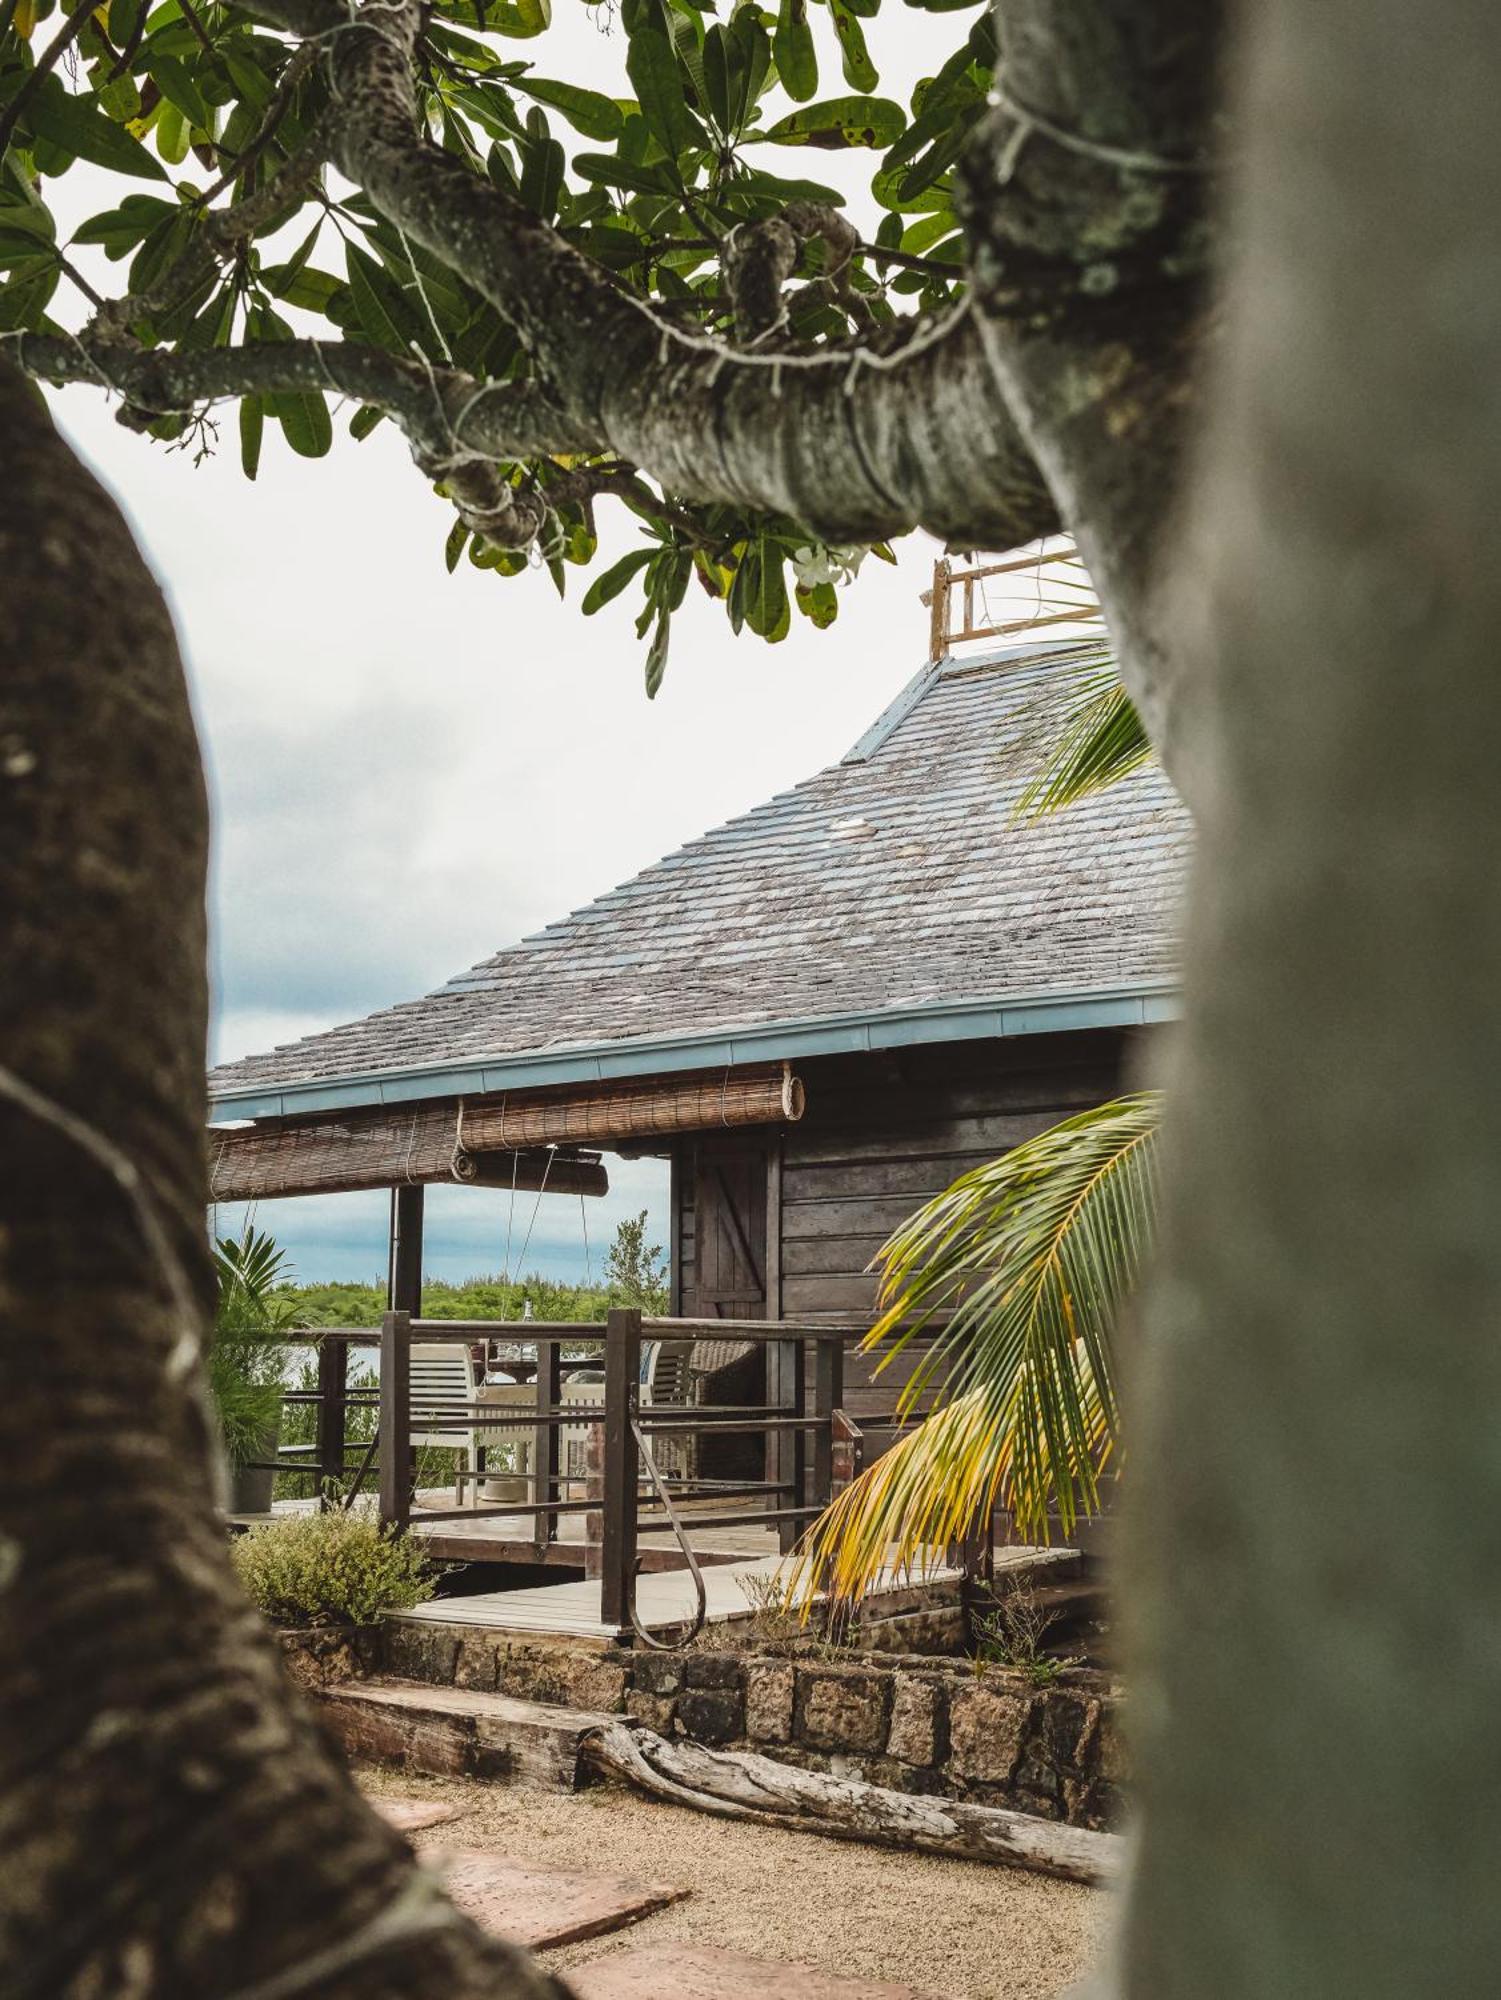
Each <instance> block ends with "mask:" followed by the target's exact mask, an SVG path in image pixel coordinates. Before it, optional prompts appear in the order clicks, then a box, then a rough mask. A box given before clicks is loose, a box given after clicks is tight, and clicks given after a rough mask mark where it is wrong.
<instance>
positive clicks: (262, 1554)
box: [232, 1511, 433, 1625]
mask: <svg viewBox="0 0 1501 2000" xmlns="http://www.w3.org/2000/svg"><path fill="white" fill-rule="evenodd" d="M232 1554H233V1556H234V1565H235V1569H236V1571H237V1572H238V1574H239V1578H240V1581H241V1583H242V1584H244V1586H245V1588H246V1590H247V1591H248V1592H249V1594H250V1597H251V1599H252V1600H253V1602H254V1603H255V1604H256V1605H257V1606H258V1607H259V1608H260V1610H261V1611H263V1612H264V1613H265V1615H266V1617H267V1618H269V1619H270V1620H271V1622H272V1623H273V1624H275V1625H343V1624H348V1625H368V1624H370V1623H372V1622H373V1621H374V1620H375V1619H376V1618H378V1617H379V1616H380V1615H381V1613H382V1612H385V1611H410V1610H411V1608H412V1606H413V1605H414V1604H421V1603H423V1602H424V1600H425V1599H427V1598H429V1597H431V1596H432V1594H433V1570H432V1565H431V1564H430V1563H429V1562H428V1561H427V1559H426V1557H425V1556H424V1555H423V1554H422V1551H421V1549H420V1548H419V1547H418V1546H417V1544H416V1543H415V1542H413V1541H412V1540H411V1539H410V1537H408V1536H405V1535H396V1534H391V1533H388V1532H387V1531H386V1530H385V1529H383V1528H382V1527H381V1525H380V1523H379V1522H378V1521H375V1520H373V1519H372V1518H371V1517H370V1516H369V1515H367V1514H346V1513H344V1512H342V1511H336V1512H332V1513H328V1514H300V1515H289V1516H285V1517H283V1518H282V1519H279V1520H275V1521H268V1522H266V1523H264V1524H263V1525H262V1526H260V1527H255V1528H251V1529H250V1530H249V1531H248V1532H247V1533H245V1534H243V1535H241V1536H239V1537H238V1538H237V1539H236V1541H235V1542H234V1544H233V1547H232Z"/></svg>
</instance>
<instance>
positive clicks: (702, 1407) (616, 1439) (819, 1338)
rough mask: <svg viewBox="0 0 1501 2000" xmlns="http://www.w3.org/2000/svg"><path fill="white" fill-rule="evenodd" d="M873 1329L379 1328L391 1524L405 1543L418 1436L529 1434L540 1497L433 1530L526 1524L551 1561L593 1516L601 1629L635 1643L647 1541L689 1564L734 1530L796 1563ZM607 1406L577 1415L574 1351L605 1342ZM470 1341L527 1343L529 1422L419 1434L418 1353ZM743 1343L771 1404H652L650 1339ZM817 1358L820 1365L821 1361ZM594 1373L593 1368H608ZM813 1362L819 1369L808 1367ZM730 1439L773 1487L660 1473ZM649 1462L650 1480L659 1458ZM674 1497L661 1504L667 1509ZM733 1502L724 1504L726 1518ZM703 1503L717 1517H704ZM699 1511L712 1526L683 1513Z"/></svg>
mask: <svg viewBox="0 0 1501 2000" xmlns="http://www.w3.org/2000/svg"><path fill="white" fill-rule="evenodd" d="M866 1330H867V1327H866V1323H865V1322H864V1321H859V1322H849V1323H839V1324H831V1323H828V1322H821V1323H814V1324H793V1323H790V1322H785V1321H780V1320H722V1319H716V1320H693V1319H659V1318H644V1317H643V1316H642V1314H641V1313H639V1312H637V1311H634V1310H615V1311H612V1312H611V1313H610V1315H609V1317H608V1319H607V1320H606V1322H605V1324H604V1326H603V1327H601V1326H600V1325H598V1323H588V1322H585V1323H580V1324H578V1325H566V1326H559V1325H557V1324H555V1323H553V1322H541V1323H539V1322H536V1321H525V1322H518V1321H458V1320H414V1319H413V1318H412V1317H411V1315H409V1314H407V1313H400V1312H393V1313H387V1315H386V1317H385V1319H384V1321H383V1322H382V1326H381V1369H380V1374H381V1418H380V1443H379V1454H378V1456H379V1468H380V1478H379V1491H380V1512H381V1517H382V1519H383V1520H385V1521H387V1522H388V1523H390V1524H391V1525H392V1526H394V1527H396V1528H404V1527H406V1526H408V1525H409V1524H410V1521H411V1518H412V1491H413V1474H412V1453H411V1438H412V1435H413V1432H414V1429H415V1430H420V1431H422V1432H427V1433H433V1432H437V1433H439V1434H441V1433H442V1432H443V1431H444V1430H452V1431H453V1432H454V1433H455V1435H456V1436H457V1435H458V1434H460V1433H469V1432H473V1431H475V1430H477V1429H478V1430H481V1431H483V1430H484V1429H486V1428H491V1429H494V1430H513V1431H514V1430H519V1429H530V1431H531V1433H532V1447H531V1467H530V1471H529V1473H528V1475H527V1481H528V1488H529V1492H528V1497H527V1498H526V1499H525V1500H523V1501H520V1502H519V1503H518V1502H517V1501H515V1500H499V1501H491V1502H486V1501H483V1500H482V1499H481V1498H480V1496H479V1494H478V1492H477V1493H476V1499H475V1503H474V1504H472V1505H465V1506H460V1507H455V1508H453V1509H432V1508H428V1507H424V1508H423V1510H422V1514H421V1520H422V1522H423V1525H424V1526H425V1527H431V1526H434V1525H436V1524H438V1523H441V1522H448V1521H463V1522H465V1523H470V1524H474V1523H479V1522H482V1521H483V1520H485V1518H486V1517H487V1516H488V1517H492V1518H494V1517H501V1518H506V1519H508V1520H510V1521H513V1522H514V1520H515V1519H516V1517H517V1516H518V1515H523V1516H524V1515H530V1516H531V1517H532V1521H533V1524H534V1528H533V1532H534V1536H535V1541H536V1544H537V1547H538V1552H539V1554H542V1553H544V1552H545V1549H546V1545H547V1544H548V1543H550V1542H552V1541H554V1540H556V1538H557V1535H558V1526H559V1522H560V1520H561V1519H562V1517H564V1516H566V1515H569V1514H580V1513H582V1514H584V1515H585V1516H586V1517H587V1516H594V1517H596V1518H595V1519H594V1520H593V1521H590V1522H589V1523H588V1525H587V1526H586V1533H585V1545H584V1547H583V1548H581V1551H580V1553H581V1556H582V1557H583V1558H584V1560H585V1564H586V1571H588V1572H590V1573H595V1574H597V1575H598V1576H599V1581H600V1604H601V1611H600V1615H601V1618H602V1620H603V1622H604V1623H605V1624H607V1625H610V1626H611V1627H613V1628H614V1629H615V1630H616V1631H618V1632H620V1633H621V1634H622V1635H623V1636H624V1635H628V1634H629V1633H630V1632H631V1630H632V1628H633V1626H634V1623H635V1620H634V1604H635V1589H636V1576H637V1572H638V1569H639V1566H640V1558H641V1536H642V1534H643V1532H645V1531H650V1530H664V1529H666V1530H670V1531H672V1532H674V1533H675V1534H676V1535H677V1536H678V1539H679V1540H680V1542H682V1544H683V1548H684V1558H685V1560H688V1553H689V1551H688V1540H689V1537H691V1535H692V1534H693V1533H695V1532H699V1531H704V1530H711V1529H725V1528H731V1527H756V1526H759V1527H764V1528H771V1529H774V1530H775V1538H776V1544H777V1546H778V1548H780V1549H781V1550H783V1551H785V1550H787V1549H790V1548H791V1547H792V1545H793V1543H794V1542H795V1540H796V1538H797V1536H798V1534H799V1533H800V1532H801V1529H802V1527H803V1526H804V1525H805V1524H806V1522H807V1521H808V1520H810V1519H811V1518H812V1517H813V1516H814V1515H816V1514H819V1513H821V1512H822V1510H823V1509H824V1507H826V1506H827V1505H828V1502H829V1500H830V1499H831V1498H832V1497H833V1492H834V1469H835V1446H836V1412H837V1411H838V1410H839V1407H840V1404H841V1402H842V1399H843V1394H844V1349H845V1346H846V1345H847V1344H848V1343H849V1342H850V1341H852V1340H857V1339H860V1338H862V1337H863V1336H864V1334H865V1332H866ZM601 1336H603V1338H602V1346H603V1355H604V1377H605V1380H604V1398H603V1403H602V1404H601V1403H600V1402H598V1401H595V1402H591V1403H583V1402H580V1401H579V1400H577V1399H575V1400H573V1401H570V1399H569V1396H568V1390H567V1384H566V1379H565V1377H566V1372H567V1371H568V1370H569V1369H570V1368H571V1367H576V1366H578V1365H580V1361H581V1360H582V1361H584V1362H585V1363H586V1362H587V1360H588V1359H589V1357H578V1356H573V1357H569V1358H567V1359H565V1357H564V1356H563V1353H562V1349H563V1347H564V1346H565V1345H567V1346H569V1347H578V1346H579V1345H581V1344H582V1343H583V1342H586V1341H590V1342H596V1343H599V1342H601ZM454 1339H461V1340H463V1339H472V1340H481V1339H483V1340H486V1341H505V1342H511V1343H525V1344H526V1345H527V1346H529V1347H534V1348H535V1350H536V1356H537V1366H536V1394H535V1397H534V1399H533V1402H532V1404H531V1406H530V1407H529V1408H528V1409H527V1410H526V1412H525V1414H524V1415H522V1414H521V1413H520V1412H519V1411H517V1409H516V1407H515V1405H509V1406H503V1408H501V1409H497V1406H496V1405H495V1404H494V1403H493V1402H489V1403H487V1402H486V1401H484V1400H483V1399H480V1398H476V1399H475V1400H472V1401H468V1400H466V1401H462V1402H460V1401H454V1402H452V1403H445V1404H444V1405H443V1406H442V1407H441V1409H439V1408H438V1406H436V1405H434V1403H433V1402H432V1400H431V1399H430V1398H428V1399H426V1400H425V1401H424V1406H423V1412H424V1413H423V1414H422V1416H421V1417H420V1420H417V1421H414V1418H413V1412H412V1374H411V1360H412V1350H413V1347H414V1345H415V1344H418V1343H421V1342H422V1341H432V1340H454ZM700 1339H714V1340H724V1339H730V1340H735V1341H747V1342H751V1343H754V1344H757V1345H760V1346H763V1347H764V1348H765V1350H766V1360H767V1370H766V1373H767V1391H766V1395H767V1400H766V1402H764V1403H760V1404H756V1405H753V1406H741V1405H738V1404H717V1403H716V1404H693V1403H681V1404H678V1403H674V1404H667V1403H657V1402H647V1401H645V1400H643V1397H642V1390H641V1356H642V1345H643V1342H644V1341H646V1340H667V1341H693V1340H700ZM810 1349H811V1355H810ZM595 1359H596V1365H597V1357H595ZM810 1359H811V1362H812V1366H811V1368H810V1366H809V1362H810ZM581 1425H584V1426H588V1427H590V1428H591V1430H593V1431H594V1433H595V1448H594V1450H593V1451H592V1453H591V1462H590V1465H589V1468H588V1472H587V1474H586V1480H585V1492H584V1494H583V1495H582V1497H578V1498H573V1497H569V1496H570V1494H571V1492H572V1489H573V1488H574V1487H575V1486H576V1485H577V1484H578V1482H577V1480H576V1479H575V1478H572V1477H570V1475H569V1471H568V1468H567V1467H566V1466H564V1465H561V1464H560V1449H559V1445H560V1438H561V1434H562V1433H563V1432H564V1431H565V1430H568V1429H573V1428H577V1427H579V1426H581ZM726 1435H751V1436H760V1437H762V1438H763V1439H764V1441H765V1450H764V1455H763V1457H764V1475H765V1476H764V1477H763V1478H761V1479H749V1478H726V1479H714V1478H708V1477H703V1476H700V1474H699V1473H698V1472H696V1471H694V1472H692V1473H687V1474H684V1473H682V1472H679V1473H677V1474H675V1475H674V1476H672V1477H665V1476H664V1475H663V1474H662V1473H661V1472H660V1469H659V1468H657V1467H656V1464H655V1454H654V1453H653V1440H654V1439H655V1440H661V1439H663V1438H665V1437H674V1438H683V1437H689V1438H696V1439H699V1440H702V1439H705V1438H709V1437H721V1436H726ZM648 1454H651V1456H652V1460H653V1463H652V1464H650V1465H648V1464H647V1462H646V1458H647V1455H648ZM664 1494H665V1497H664ZM716 1502H717V1503H721V1504H719V1505H716V1504H714V1503H716ZM705 1503H707V1506H705ZM693 1506H697V1507H698V1508H699V1509H700V1510H701V1511H697V1512H686V1511H685V1512H682V1513H680V1512H679V1509H683V1510H687V1509H688V1508H690V1507H693Z"/></svg>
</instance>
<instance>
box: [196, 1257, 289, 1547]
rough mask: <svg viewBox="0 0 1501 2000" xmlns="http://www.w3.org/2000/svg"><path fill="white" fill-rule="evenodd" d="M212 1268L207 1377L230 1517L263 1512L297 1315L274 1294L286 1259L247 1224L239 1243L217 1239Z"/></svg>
mask: <svg viewBox="0 0 1501 2000" xmlns="http://www.w3.org/2000/svg"><path fill="white" fill-rule="evenodd" d="M214 1269H215V1273H216V1275H217V1278H218V1281H219V1301H218V1305H217V1307H216V1309H215V1312H214V1324H213V1329H212V1331H211V1333H210V1336H209V1346H208V1357H207V1359H208V1378H209V1387H210V1389H211V1391H212V1392H213V1398H214V1407H215V1409H216V1410H217V1412H218V1416H219V1429H220V1431H221V1433H222V1435H223V1438H224V1449H225V1452H226V1454H227V1456H228V1458H229V1466H230V1493H229V1511H230V1512H231V1513H232V1514H269V1513H270V1511H271V1495H272V1489H273V1486H274V1483H275V1480H276V1474H275V1472H274V1471H273V1470H272V1469H271V1468H270V1464H269V1461H271V1460H274V1459H275V1457H276V1453H277V1447H278V1445H279V1443H280V1440H281V1410H282V1396H283V1394H284V1392H285V1389H286V1368H287V1357H288V1349H287V1343H286V1335H287V1333H288V1332H289V1331H290V1329H291V1326H292V1322H293V1317H294V1315H295V1312H296V1307H295V1305H294V1304H293V1302H292V1301H291V1300H290V1299H288V1298H285V1297H283V1296H281V1295H279V1293H278V1289H277V1288H278V1287H279V1286H280V1285H281V1284H282V1283H283V1282H284V1280H285V1279H286V1277H287V1274H288V1266H287V1258H286V1253H285V1252H284V1251H282V1250H281V1249H279V1248H278V1246H277V1244H276V1243H275V1242H274V1240H273V1239H272V1238H271V1237H270V1236H269V1235H267V1234H266V1233H265V1232H264V1231H257V1230H255V1229H252V1228H251V1226H250V1225H249V1223H247V1224H246V1225H245V1228H244V1230H243V1232H242V1233H241V1234H240V1235H239V1236H238V1237H233V1236H221V1237H219V1238H217V1239H216V1241H215V1243H214ZM256 1461H266V1462H267V1463H266V1464H265V1465H264V1466H262V1465H259V1464H257V1463H256Z"/></svg>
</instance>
